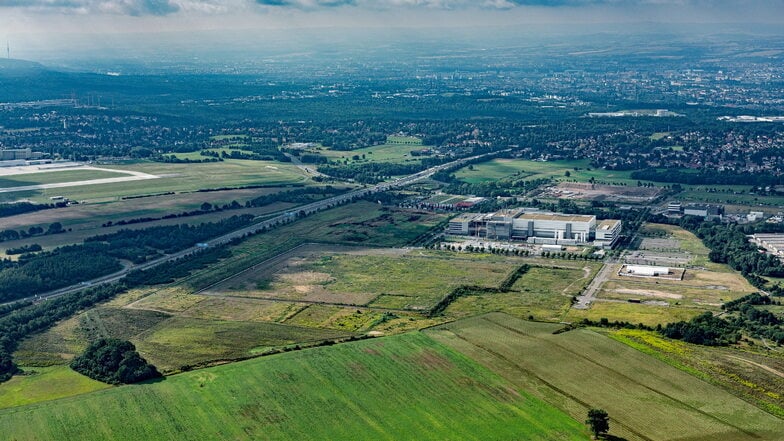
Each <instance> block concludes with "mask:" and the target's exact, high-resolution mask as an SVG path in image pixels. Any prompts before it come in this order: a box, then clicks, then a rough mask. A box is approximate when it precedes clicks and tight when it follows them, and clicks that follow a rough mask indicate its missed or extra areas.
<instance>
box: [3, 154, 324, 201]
mask: <svg viewBox="0 0 784 441" xmlns="http://www.w3.org/2000/svg"><path fill="white" fill-rule="evenodd" d="M106 167H110V168H112V169H116V170H132V171H139V172H143V173H148V174H152V175H156V176H160V178H159V179H147V180H141V181H128V182H118V183H110V184H100V185H84V186H78V187H68V188H56V189H50V190H33V191H22V192H12V193H0V202H9V201H16V200H19V199H23V198H27V199H31V200H34V201H39V202H47V203H49V202H51V201H50V200H49V197H50V196H54V195H57V196H65V197H67V198H69V199H71V200H76V201H116V200H119V199H120V198H121V197H123V196H136V195H147V194H156V193H162V192H169V191H172V192H184V191H195V190H199V189H207V188H224V187H240V186H246V185H285V184H302V183H307V182H309V178H308V176H306V174H305V172H303V171H302V170H300V169H299V168H297V167H296V166H294V165H292V164H288V163H286V164H284V163H280V162H272V161H269V162H268V161H243V160H226V161H223V162H213V163H204V164H166V163H159V162H145V161H136V162H130V161H129V162H124V163H119V164H110V165H106ZM48 174H53V173H41V174H40V176H45V175H48ZM34 176H39V175H34ZM117 176H122V175H117V174H114V173H113V174H112V177H117ZM42 179H45V178H42Z"/></svg>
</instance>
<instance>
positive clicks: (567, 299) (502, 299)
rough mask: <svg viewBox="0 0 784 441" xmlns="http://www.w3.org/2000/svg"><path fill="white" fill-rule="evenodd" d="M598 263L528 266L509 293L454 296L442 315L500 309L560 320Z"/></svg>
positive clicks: (537, 318)
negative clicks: (563, 266)
mask: <svg viewBox="0 0 784 441" xmlns="http://www.w3.org/2000/svg"><path fill="white" fill-rule="evenodd" d="M599 266H600V265H599V264H586V265H585V268H573V269H571V268H545V267H532V268H531V269H529V270H528V272H527V273H525V274H524V275H523V276H522V277H520V278H519V279H518V280H517V282H516V283H515V284H514V285H513V286H512V289H511V292H505V293H477V294H476V295H472V296H465V297H461V298H459V299H457V300H456V301H455V302H454V303H452V304H451V305H449V307H448V308H447V309H446V311H445V314H446V315H448V316H449V317H466V316H470V315H476V314H479V313H485V312H492V311H504V312H506V313H508V314H511V315H514V316H516V317H521V318H527V317H529V316H533V317H534V318H535V319H536V320H544V321H560V320H561V319H562V318H563V316H564V315H565V314H566V313H567V312H568V311H569V308H570V306H571V304H572V296H576V295H578V294H580V292H581V291H582V290H583V288H584V287H585V286H586V285H587V284H588V283H590V281H591V278H592V277H593V275H595V273H596V271H597V268H598V267H599Z"/></svg>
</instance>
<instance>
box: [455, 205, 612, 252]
mask: <svg viewBox="0 0 784 441" xmlns="http://www.w3.org/2000/svg"><path fill="white" fill-rule="evenodd" d="M620 233H621V221H619V220H605V221H601V222H600V223H599V224H598V226H597V223H596V216H588V215H578V214H560V213H544V212H540V211H537V210H531V209H517V210H503V211H499V212H496V213H486V214H476V213H474V214H470V213H467V214H464V215H460V216H457V217H455V218H454V219H452V220H451V221H449V226H448V227H447V234H452V235H459V236H474V237H482V238H486V239H495V240H520V241H525V242H528V243H533V244H550V245H576V244H586V243H589V242H591V241H596V242H595V244H596V245H597V246H602V247H606V248H610V247H612V246H613V245H615V243H616V242H617V241H618V238H619V237H620Z"/></svg>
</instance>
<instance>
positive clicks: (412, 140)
mask: <svg viewBox="0 0 784 441" xmlns="http://www.w3.org/2000/svg"><path fill="white" fill-rule="evenodd" d="M387 143H388V144H408V145H422V140H421V139H420V138H417V137H416V136H387Z"/></svg>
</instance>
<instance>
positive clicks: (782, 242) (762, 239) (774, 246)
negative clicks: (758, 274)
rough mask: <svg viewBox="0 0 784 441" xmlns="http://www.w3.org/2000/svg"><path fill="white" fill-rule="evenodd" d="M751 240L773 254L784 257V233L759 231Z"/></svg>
mask: <svg viewBox="0 0 784 441" xmlns="http://www.w3.org/2000/svg"><path fill="white" fill-rule="evenodd" d="M751 241H752V242H754V243H755V244H757V245H758V246H760V247H762V248H765V249H766V250H767V251H768V252H769V253H771V254H775V255H777V256H780V257H784V234H764V233H757V234H754V235H752V236H751Z"/></svg>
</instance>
